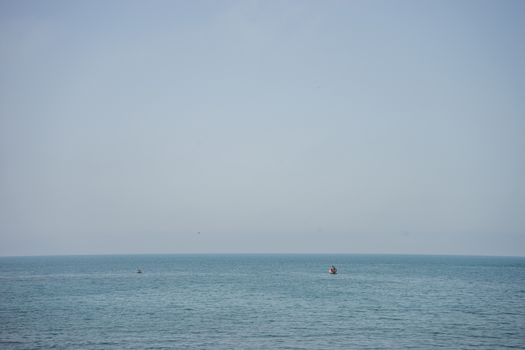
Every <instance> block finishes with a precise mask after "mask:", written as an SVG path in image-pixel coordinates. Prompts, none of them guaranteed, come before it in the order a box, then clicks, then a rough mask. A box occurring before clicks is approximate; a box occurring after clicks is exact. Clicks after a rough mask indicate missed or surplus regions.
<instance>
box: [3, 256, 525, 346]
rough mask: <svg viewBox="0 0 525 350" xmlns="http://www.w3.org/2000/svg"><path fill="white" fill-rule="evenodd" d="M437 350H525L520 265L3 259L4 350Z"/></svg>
mask: <svg viewBox="0 0 525 350" xmlns="http://www.w3.org/2000/svg"><path fill="white" fill-rule="evenodd" d="M332 264H333V265H335V266H336V267H337V269H338V274H337V275H330V274H328V271H327V270H328V267H329V266H330V265H332ZM137 268H140V269H142V270H143V273H142V274H139V273H137ZM439 348H442V349H478V350H479V349H506V348H515V349H525V258H523V257H467V256H412V255H410V256H407V255H284V254H283V255H272V254H268V255H114V256H109V255H108V256H56V257H2V258H0V349H439Z"/></svg>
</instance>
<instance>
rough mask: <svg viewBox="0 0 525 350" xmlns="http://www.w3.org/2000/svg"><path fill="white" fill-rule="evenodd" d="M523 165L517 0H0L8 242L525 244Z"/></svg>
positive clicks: (66, 248)
mask: <svg viewBox="0 0 525 350" xmlns="http://www.w3.org/2000/svg"><path fill="white" fill-rule="evenodd" d="M524 182H525V2H524V1H496V0H494V1H457V0H454V1H267V0H264V1H137V2H135V1H128V0H126V1H91V0H90V1H18V0H13V1H5V0H2V1H0V255H32V254H92V253H95V254H99V253H100V254H103V253H193V252H199V253H208V252H218V253H236V252H239V253H252V252H314V253H315V252H317V253H327V252H334V253H424V254H426V253H434V254H490V255H525V185H524ZM199 232H200V233H199Z"/></svg>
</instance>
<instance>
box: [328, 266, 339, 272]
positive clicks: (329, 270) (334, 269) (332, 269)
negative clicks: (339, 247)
mask: <svg viewBox="0 0 525 350" xmlns="http://www.w3.org/2000/svg"><path fill="white" fill-rule="evenodd" d="M328 272H330V273H331V274H336V273H337V269H336V268H335V266H334V265H332V266H330V268H329V269H328Z"/></svg>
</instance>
